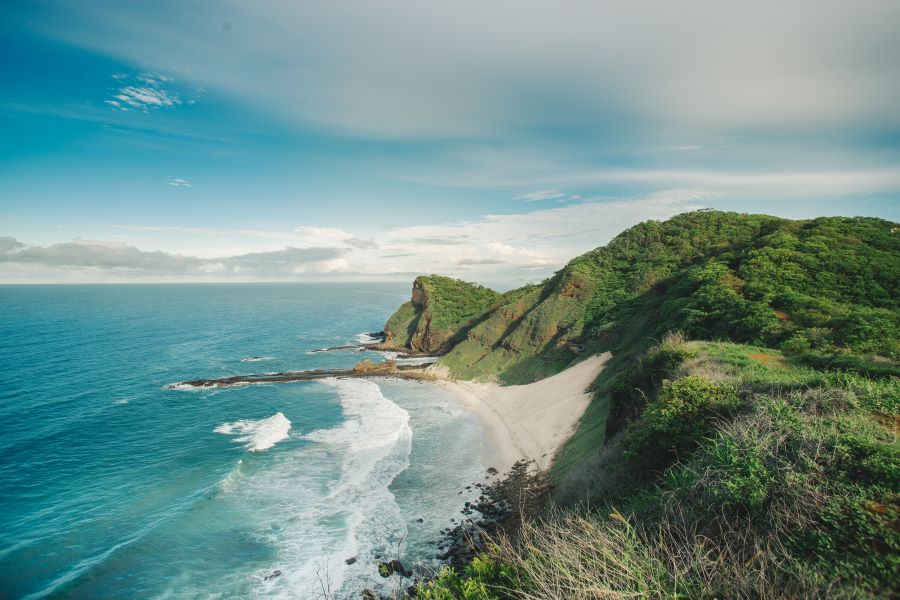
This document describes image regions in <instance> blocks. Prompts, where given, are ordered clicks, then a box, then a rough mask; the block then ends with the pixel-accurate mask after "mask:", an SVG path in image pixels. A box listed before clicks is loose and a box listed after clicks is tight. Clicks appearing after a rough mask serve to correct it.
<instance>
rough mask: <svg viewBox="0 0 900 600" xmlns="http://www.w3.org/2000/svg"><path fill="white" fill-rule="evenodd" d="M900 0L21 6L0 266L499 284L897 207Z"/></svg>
mask: <svg viewBox="0 0 900 600" xmlns="http://www.w3.org/2000/svg"><path fill="white" fill-rule="evenodd" d="M898 22H900V3H897V2H894V1H889V0H877V1H876V0H862V1H860V2H853V3H849V2H832V1H818V2H808V1H806V0H798V1H796V2H791V3H789V4H785V3H783V2H769V1H768V0H765V1H760V2H754V3H737V2H727V1H726V2H711V1H708V0H703V1H701V0H686V1H684V2H678V3H673V2H664V1H662V0H659V1H655V2H654V1H641V0H636V1H629V2H624V1H623V2H618V1H616V2H611V1H608V0H603V1H601V0H598V1H591V2H587V1H575V0H565V1H560V2H531V1H519V2H474V1H473V2H470V1H468V0H459V1H455V2H452V3H451V2H412V1H394V0H384V1H379V2H375V1H374V0H370V1H366V0H355V1H349V0H336V1H333V2H328V3H319V2H297V1H292V2H287V1H278V2H274V1H265V2H253V3H247V2H239V1H237V0H233V1H230V2H202V3H200V2H180V1H179V2H175V1H172V2H168V1H158V2H121V1H104V0H95V1H92V2H89V3H86V2H74V1H47V2H38V1H32V2H19V1H16V0H11V1H10V0H7V1H6V2H4V3H3V6H2V8H0V72H2V78H3V81H4V85H3V86H2V88H0V130H2V132H3V135H2V139H0V281H2V282H43V281H50V282H52V281H61V282H78V281H222V280H323V279H328V280H331V279H347V280H358V279H364V280H383V279H399V280H403V279H408V278H409V277H410V276H411V275H412V274H415V273H420V272H441V273H446V274H449V275H453V276H457V277H463V278H466V279H471V280H478V281H484V282H489V283H497V284H500V285H503V284H507V285H514V284H517V283H521V282H524V281H531V280H535V279H540V278H543V277H545V276H546V275H548V274H549V273H552V272H553V270H555V269H557V268H559V266H561V265H562V264H563V263H564V262H565V261H566V260H568V259H569V258H571V257H572V256H574V255H576V254H578V253H581V252H584V251H586V250H589V249H591V248H593V247H596V246H598V245H601V244H603V243H605V242H606V241H608V240H609V239H610V237H612V236H613V235H615V234H616V233H618V232H619V231H621V230H622V229H624V228H625V227H628V226H630V225H632V224H634V223H637V222H639V221H642V220H645V219H651V218H653V219H664V218H668V217H670V216H672V215H674V214H677V213H678V212H682V211H684V210H691V209H695V208H701V207H711V208H721V209H728V210H738V211H743V212H766V213H770V214H777V215H782V216H786V217H810V216H817V215H823V214H843V215H874V216H881V217H884V218H887V219H891V220H895V221H896V220H900V201H898V198H900V196H898V192H900V103H898V102H897V101H896V99H897V98H898V97H900V36H897V35H896V32H895V25H896V23H898Z"/></svg>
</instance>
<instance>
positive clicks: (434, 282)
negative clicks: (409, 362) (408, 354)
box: [384, 275, 499, 353]
mask: <svg viewBox="0 0 900 600" xmlns="http://www.w3.org/2000/svg"><path fill="white" fill-rule="evenodd" d="M498 297H499V294H498V293H497V292H495V291H493V290H490V289H488V288H486V287H483V286H480V285H477V284H474V283H468V282H465V281H460V280H458V279H451V278H449V277H442V276H440V275H427V276H425V275H423V276H421V277H417V278H416V280H415V281H414V282H413V291H412V299H411V300H410V301H409V302H406V303H404V304H403V305H402V306H401V307H400V308H399V309H398V310H397V312H395V313H394V314H393V315H391V317H390V319H388V322H387V323H385V325H384V333H385V341H384V346H385V347H389V348H397V349H401V350H409V351H412V352H424V353H442V352H446V351H447V350H449V349H450V348H451V347H453V345H454V344H455V343H456V342H458V341H460V339H461V337H462V336H464V335H465V334H466V332H467V331H468V328H469V327H470V326H471V324H472V323H473V321H474V320H475V319H477V318H478V317H480V316H481V315H483V314H484V312H485V311H486V310H488V309H489V307H490V306H491V304H492V303H493V302H494V301H495V300H496V299H497V298H498Z"/></svg>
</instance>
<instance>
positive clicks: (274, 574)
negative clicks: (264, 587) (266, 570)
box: [263, 571, 281, 581]
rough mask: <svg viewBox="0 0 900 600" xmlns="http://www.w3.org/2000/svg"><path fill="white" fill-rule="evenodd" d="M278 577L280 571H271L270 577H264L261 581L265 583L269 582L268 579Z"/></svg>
mask: <svg viewBox="0 0 900 600" xmlns="http://www.w3.org/2000/svg"><path fill="white" fill-rule="evenodd" d="M279 575H281V571H272V574H271V575H266V576H265V577H264V578H263V579H264V580H265V581H269V580H270V579H275V578H276V577H278V576H279Z"/></svg>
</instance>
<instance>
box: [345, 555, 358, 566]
mask: <svg viewBox="0 0 900 600" xmlns="http://www.w3.org/2000/svg"><path fill="white" fill-rule="evenodd" d="M355 562H356V557H355V556H351V557H350V558H348V559H347V560H345V561H344V563H345V564H348V565H352V564H353V563H355Z"/></svg>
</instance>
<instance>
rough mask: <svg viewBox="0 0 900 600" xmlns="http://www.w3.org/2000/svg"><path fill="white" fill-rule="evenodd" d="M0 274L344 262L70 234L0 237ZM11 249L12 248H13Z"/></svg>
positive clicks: (291, 269)
mask: <svg viewBox="0 0 900 600" xmlns="http://www.w3.org/2000/svg"><path fill="white" fill-rule="evenodd" d="M7 248H8V249H9V250H8V251H2V252H0V278H6V279H7V280H8V279H10V278H11V277H12V276H13V275H18V276H19V277H21V275H22V274H23V273H29V275H31V276H35V275H40V274H44V275H47V276H49V275H51V274H52V275H53V278H65V279H71V278H73V277H76V278H77V276H78V275H82V276H87V277H90V276H91V275H96V274H98V273H102V274H103V277H104V278H107V279H108V278H120V279H124V280H129V279H136V278H137V279H141V278H163V279H171V278H193V279H195V280H204V279H209V278H210V276H215V278H219V279H233V278H253V279H271V278H274V279H284V278H288V277H290V276H291V275H292V274H293V273H295V272H296V270H297V269H298V268H302V269H303V270H304V271H308V272H312V273H333V272H336V271H340V270H346V268H348V267H349V263H347V262H346V261H345V260H343V259H342V258H341V256H342V254H344V252H345V250H341V249H338V248H318V247H307V248H295V247H287V248H283V249H281V250H275V251H270V252H254V253H247V254H239V255H235V256H226V257H221V258H213V259H208V258H199V257H195V256H186V255H182V254H173V253H169V252H162V251H158V250H156V251H146V250H141V249H139V248H137V247H135V246H131V245H128V244H124V243H118V242H104V241H97V240H82V239H75V240H73V241H71V242H63V243H59V244H52V245H49V246H28V245H25V244H23V243H21V242H19V241H18V240H15V239H14V238H0V250H4V249H7ZM13 250H15V251H13Z"/></svg>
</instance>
